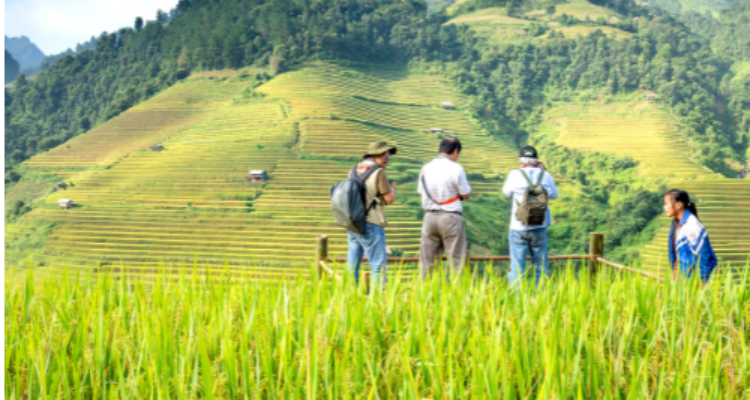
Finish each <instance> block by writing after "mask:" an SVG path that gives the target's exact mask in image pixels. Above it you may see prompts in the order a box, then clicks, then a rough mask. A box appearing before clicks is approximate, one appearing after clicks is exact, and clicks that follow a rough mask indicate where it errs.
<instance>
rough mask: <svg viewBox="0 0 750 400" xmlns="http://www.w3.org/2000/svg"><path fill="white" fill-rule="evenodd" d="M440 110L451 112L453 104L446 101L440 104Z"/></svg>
mask: <svg viewBox="0 0 750 400" xmlns="http://www.w3.org/2000/svg"><path fill="white" fill-rule="evenodd" d="M440 108H442V109H444V110H450V109H451V108H453V103H451V102H450V101H444V102H442V103H440Z"/></svg>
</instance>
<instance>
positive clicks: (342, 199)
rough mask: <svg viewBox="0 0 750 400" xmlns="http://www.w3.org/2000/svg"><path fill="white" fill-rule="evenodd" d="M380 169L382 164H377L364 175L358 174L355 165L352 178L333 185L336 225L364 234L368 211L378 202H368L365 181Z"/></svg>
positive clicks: (332, 198) (332, 195)
mask: <svg viewBox="0 0 750 400" xmlns="http://www.w3.org/2000/svg"><path fill="white" fill-rule="evenodd" d="M378 169H380V166H378V165H377V164H375V165H373V166H371V167H370V168H369V169H368V170H367V171H365V172H364V173H363V174H362V175H360V176H357V167H356V166H355V167H354V168H352V172H351V173H350V175H351V176H352V178H349V179H347V180H344V181H341V182H338V183H337V184H335V185H333V187H332V188H331V190H330V194H331V210H332V211H333V218H334V219H335V220H336V225H339V226H343V227H344V228H346V229H348V230H350V231H352V232H356V233H359V234H360V235H364V233H365V224H366V223H367V213H368V212H369V211H370V209H371V208H372V207H374V206H375V205H376V204H377V203H376V202H375V201H373V202H372V204H366V203H367V189H366V187H365V181H366V180H367V178H369V177H370V175H372V174H374V173H375V171H377V170H378Z"/></svg>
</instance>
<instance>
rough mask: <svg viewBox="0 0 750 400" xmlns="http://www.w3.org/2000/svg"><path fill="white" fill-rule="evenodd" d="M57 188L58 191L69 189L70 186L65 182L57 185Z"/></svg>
mask: <svg viewBox="0 0 750 400" xmlns="http://www.w3.org/2000/svg"><path fill="white" fill-rule="evenodd" d="M57 188H58V189H67V188H68V184H67V183H65V182H60V183H58V184H57Z"/></svg>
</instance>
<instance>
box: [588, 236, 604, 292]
mask: <svg viewBox="0 0 750 400" xmlns="http://www.w3.org/2000/svg"><path fill="white" fill-rule="evenodd" d="M597 257H604V234H602V233H593V232H592V233H591V242H590V243H589V258H590V261H589V262H590V264H589V280H590V281H591V283H592V284H593V283H594V281H595V280H596V274H597V272H599V267H600V266H601V263H600V262H599V260H597V259H596V258H597Z"/></svg>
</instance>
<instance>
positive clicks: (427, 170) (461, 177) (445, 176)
mask: <svg viewBox="0 0 750 400" xmlns="http://www.w3.org/2000/svg"><path fill="white" fill-rule="evenodd" d="M423 179H424V181H423ZM423 182H425V183H426V184H427V192H429V194H430V196H432V198H433V199H434V200H436V201H438V202H443V201H447V200H450V199H453V198H455V197H456V196H459V195H467V194H469V193H471V186H469V180H468V179H467V178H466V172H465V171H464V167H462V166H461V164H459V163H457V162H455V161H453V160H451V159H450V158H448V157H446V156H444V155H442V154H441V155H439V156H438V157H437V158H435V159H434V160H432V161H430V162H429V163H427V164H426V165H425V166H424V167H422V171H421V172H420V173H419V184H418V186H417V192H418V193H419V194H421V195H422V208H423V209H425V210H442V211H457V212H463V207H462V205H461V201H460V200H456V201H454V202H452V203H450V204H443V205H440V204H437V203H435V202H433V201H432V200H430V198H429V197H428V196H427V193H425V190H424V185H423Z"/></svg>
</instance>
